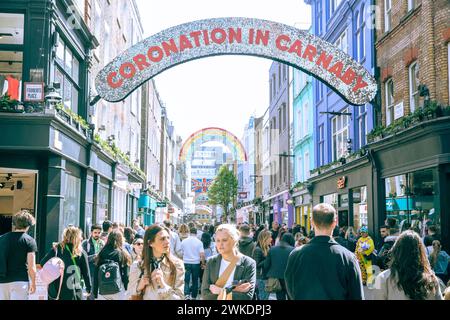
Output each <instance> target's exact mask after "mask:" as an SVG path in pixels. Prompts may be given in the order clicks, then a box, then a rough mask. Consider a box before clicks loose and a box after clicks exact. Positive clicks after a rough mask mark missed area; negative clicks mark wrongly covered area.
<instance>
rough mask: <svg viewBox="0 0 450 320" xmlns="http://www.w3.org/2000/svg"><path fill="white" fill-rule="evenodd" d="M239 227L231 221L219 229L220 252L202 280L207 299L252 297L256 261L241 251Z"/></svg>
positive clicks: (204, 296) (204, 297) (217, 236)
mask: <svg viewBox="0 0 450 320" xmlns="http://www.w3.org/2000/svg"><path fill="white" fill-rule="evenodd" d="M239 236H240V235H239V231H238V230H237V229H236V227H235V226H233V225H230V224H222V225H219V226H218V228H217V231H216V248H217V251H218V253H219V254H218V255H216V256H215V257H213V258H211V259H209V261H208V263H207V264H206V269H205V273H204V274H203V281H202V298H203V300H252V298H253V295H254V292H255V283H256V263H255V260H253V259H252V258H250V257H247V256H245V255H243V254H242V253H240V252H239V250H238V248H237V246H238V242H239Z"/></svg>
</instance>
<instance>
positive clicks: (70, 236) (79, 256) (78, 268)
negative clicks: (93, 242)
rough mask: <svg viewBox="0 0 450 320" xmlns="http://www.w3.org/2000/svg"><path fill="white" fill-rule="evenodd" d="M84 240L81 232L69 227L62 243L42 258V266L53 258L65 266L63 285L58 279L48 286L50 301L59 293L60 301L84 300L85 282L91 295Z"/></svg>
mask: <svg viewBox="0 0 450 320" xmlns="http://www.w3.org/2000/svg"><path fill="white" fill-rule="evenodd" d="M82 240H83V236H82V232H81V230H80V229H79V228H77V227H75V226H69V227H67V228H65V229H64V231H63V234H62V240H61V242H59V243H57V244H55V246H53V247H52V248H51V249H50V251H48V252H47V254H46V255H45V256H44V258H42V260H41V265H42V266H43V265H44V264H45V263H46V262H47V261H48V260H50V259H51V258H53V257H58V258H60V259H61V260H62V261H63V262H64V266H65V268H64V275H63V281H62V285H61V281H60V280H61V279H60V278H58V279H56V280H55V281H53V282H52V283H50V285H49V286H48V290H47V291H48V297H49V300H54V299H56V297H58V293H59V300H84V298H85V297H84V295H83V285H82V283H83V282H84V286H85V290H86V293H87V294H88V295H89V296H90V295H91V289H92V288H91V276H90V272H89V263H88V257H87V254H86V252H85V251H84V250H83V247H82V246H81V242H82ZM60 285H61V288H60ZM89 296H87V298H88V299H89V298H90V297H89Z"/></svg>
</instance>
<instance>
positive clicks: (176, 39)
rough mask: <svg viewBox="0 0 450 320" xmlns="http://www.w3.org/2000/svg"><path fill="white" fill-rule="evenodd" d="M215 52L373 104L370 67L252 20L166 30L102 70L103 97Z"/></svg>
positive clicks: (286, 29)
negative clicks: (297, 73)
mask: <svg viewBox="0 0 450 320" xmlns="http://www.w3.org/2000/svg"><path fill="white" fill-rule="evenodd" d="M215 55H251V56H257V57H263V58H269V59H272V60H277V61H280V62H283V63H285V64H288V65H290V66H293V67H295V68H298V69H300V70H302V71H304V72H306V73H308V74H311V75H312V76H314V77H316V78H318V79H320V80H321V81H323V82H325V83H327V84H328V85H329V86H330V87H331V88H332V89H333V90H335V91H336V92H337V93H338V94H339V95H341V96H342V98H343V99H344V100H346V101H347V102H349V103H351V104H354V105H363V104H366V103H368V102H370V101H371V100H372V99H373V98H374V97H375V94H376V91H377V84H376V81H375V79H374V77H373V76H372V75H371V74H370V73H369V71H367V70H366V69H365V68H364V67H363V66H362V65H361V64H359V63H358V62H356V61H355V60H353V59H352V57H351V56H350V55H348V54H347V53H346V52H344V51H342V50H340V49H339V48H338V47H336V46H335V45H334V44H331V43H328V42H326V41H324V40H322V39H321V38H319V37H316V36H314V35H312V34H310V33H309V32H308V31H306V30H300V29H297V28H294V27H291V26H288V25H285V24H282V23H277V22H273V21H267V20H260V19H251V18H215V19H207V20H199V21H194V22H189V23H185V24H182V25H179V26H176V27H171V28H169V29H166V30H163V31H161V32H159V33H157V34H155V35H152V36H150V37H148V38H146V39H144V40H143V41H141V42H139V43H137V44H136V45H134V46H132V47H130V48H129V49H128V50H126V51H124V52H123V53H121V54H120V55H119V56H117V57H116V58H115V59H114V60H112V61H111V62H110V63H109V64H108V65H106V66H105V68H103V69H102V70H101V71H100V72H99V73H98V75H97V77H96V80H95V85H96V88H97V92H98V95H99V96H100V97H101V98H103V99H105V100H107V101H110V102H117V101H121V100H123V99H125V98H126V97H127V96H128V95H130V94H131V93H132V92H133V91H134V90H135V89H137V88H138V87H139V86H140V85H142V84H143V83H145V82H146V81H148V80H149V79H151V78H153V77H154V76H156V75H157V74H159V73H161V72H163V71H164V70H167V69H169V68H171V67H174V66H176V65H178V64H181V63H184V62H188V61H191V60H194V59H198V58H204V57H209V56H215Z"/></svg>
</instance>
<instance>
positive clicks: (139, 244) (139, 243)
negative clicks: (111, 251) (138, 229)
mask: <svg viewBox="0 0 450 320" xmlns="http://www.w3.org/2000/svg"><path fill="white" fill-rule="evenodd" d="M143 244H144V243H143V242H136V243H135V245H137V246H142V245H143Z"/></svg>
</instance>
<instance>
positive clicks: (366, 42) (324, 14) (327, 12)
mask: <svg viewBox="0 0 450 320" xmlns="http://www.w3.org/2000/svg"><path fill="white" fill-rule="evenodd" d="M305 2H306V3H309V4H310V5H311V6H312V10H311V11H312V21H313V24H312V31H313V33H314V35H316V36H319V37H321V38H322V39H324V40H326V41H328V42H330V43H334V44H335V45H336V46H338V47H339V48H341V49H342V50H343V51H345V52H347V53H348V54H349V55H350V56H352V57H353V58H354V59H355V60H356V61H358V62H360V63H361V64H362V65H363V66H364V67H365V68H366V69H367V70H368V71H369V72H371V73H372V74H374V72H375V59H374V58H375V57H374V53H373V48H374V33H373V29H372V28H371V27H370V23H371V22H370V21H369V17H370V16H371V15H370V4H371V1H370V0H331V1H329V0H305ZM313 88H314V106H315V108H314V110H315V119H314V128H315V136H314V137H315V138H314V144H315V146H316V151H315V166H316V167H320V166H323V165H326V164H328V163H330V162H334V161H339V159H340V158H342V157H343V156H345V155H346V153H347V151H348V150H350V148H351V152H354V151H357V150H359V149H361V148H362V147H364V146H365V145H366V144H367V138H366V136H367V134H368V133H369V132H370V131H371V130H372V129H373V127H374V111H373V110H374V108H373V106H372V105H371V104H366V105H364V106H352V105H349V104H348V103H346V102H345V101H344V100H343V99H342V98H341V97H339V95H338V94H336V93H335V92H334V91H333V90H332V89H331V88H329V87H327V85H326V84H324V83H322V82H320V81H319V80H317V79H314V83H313ZM323 112H338V113H351V116H349V115H333V114H327V113H323Z"/></svg>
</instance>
